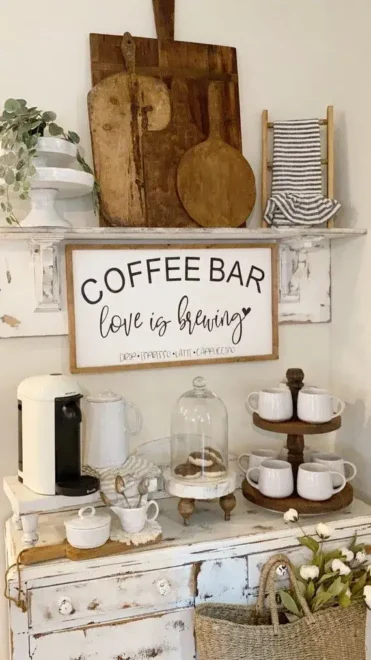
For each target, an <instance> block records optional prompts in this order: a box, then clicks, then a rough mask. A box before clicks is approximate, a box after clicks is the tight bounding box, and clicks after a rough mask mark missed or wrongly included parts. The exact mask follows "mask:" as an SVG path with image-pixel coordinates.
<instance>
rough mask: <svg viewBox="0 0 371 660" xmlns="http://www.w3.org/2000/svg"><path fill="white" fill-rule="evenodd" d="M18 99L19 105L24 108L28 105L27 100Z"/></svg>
mask: <svg viewBox="0 0 371 660" xmlns="http://www.w3.org/2000/svg"><path fill="white" fill-rule="evenodd" d="M16 100H17V101H18V103H19V105H21V106H22V107H23V108H24V107H25V106H26V105H27V101H25V100H24V99H16Z"/></svg>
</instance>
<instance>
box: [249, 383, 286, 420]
mask: <svg viewBox="0 0 371 660" xmlns="http://www.w3.org/2000/svg"><path fill="white" fill-rule="evenodd" d="M245 405H246V408H247V410H249V412H257V413H259V415H260V417H261V418H262V419H266V420H268V421H270V422H284V421H285V420H287V419H291V417H292V415H293V407H292V396H291V392H290V390H289V389H288V388H286V389H283V388H281V387H272V388H271V389H266V390H261V391H260V392H251V394H249V396H248V397H247V400H246V404H245Z"/></svg>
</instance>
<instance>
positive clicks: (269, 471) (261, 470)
mask: <svg viewBox="0 0 371 660" xmlns="http://www.w3.org/2000/svg"><path fill="white" fill-rule="evenodd" d="M252 472H254V473H255V474H258V483H256V482H254V481H253V480H252V479H251V476H250V475H251V473H252ZM246 479H247V481H248V482H249V484H250V485H251V486H253V487H254V488H256V487H258V490H260V492H261V493H262V494H263V495H266V496H267V497H274V498H279V497H289V496H290V495H291V494H292V493H293V490H294V477H293V474H292V467H291V465H290V463H288V462H287V461H279V460H276V459H268V460H265V461H263V462H262V464H261V465H260V466H259V467H251V468H249V469H248V470H247V472H246Z"/></svg>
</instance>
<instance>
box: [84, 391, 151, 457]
mask: <svg viewBox="0 0 371 660" xmlns="http://www.w3.org/2000/svg"><path fill="white" fill-rule="evenodd" d="M87 401H88V412H87V432H86V440H85V457H84V465H89V466H90V467H92V468H108V467H119V466H120V465H122V464H123V463H125V461H126V459H127V457H128V455H129V434H130V435H135V434H136V433H139V431H140V430H141V428H142V416H141V414H140V411H139V410H138V408H137V407H136V406H135V405H134V404H133V403H131V402H130V401H125V399H124V398H123V397H122V396H121V394H115V393H114V392H111V390H102V392H100V393H99V394H97V395H96V396H88V397H87ZM129 408H130V409H131V410H132V411H133V412H134V415H135V419H134V424H133V426H130V425H129V424H128V421H127V410H128V409H129Z"/></svg>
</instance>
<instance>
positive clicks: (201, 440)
mask: <svg viewBox="0 0 371 660" xmlns="http://www.w3.org/2000/svg"><path fill="white" fill-rule="evenodd" d="M192 384H193V389H191V390H189V391H188V392H185V393H184V394H182V396H181V397H180V398H179V399H178V401H177V402H176V404H175V406H174V408H173V411H172V415H171V470H172V475H173V477H175V478H176V479H177V480H179V481H184V482H188V483H191V482H193V481H194V482H197V483H200V482H210V480H215V479H223V478H225V477H226V476H227V472H228V414H227V409H226V407H225V405H224V403H223V401H222V400H221V399H219V397H218V396H216V394H214V393H213V392H211V391H210V390H209V389H207V386H206V381H205V379H204V378H202V377H200V376H199V377H197V378H195V379H194V380H193V383H192Z"/></svg>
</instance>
